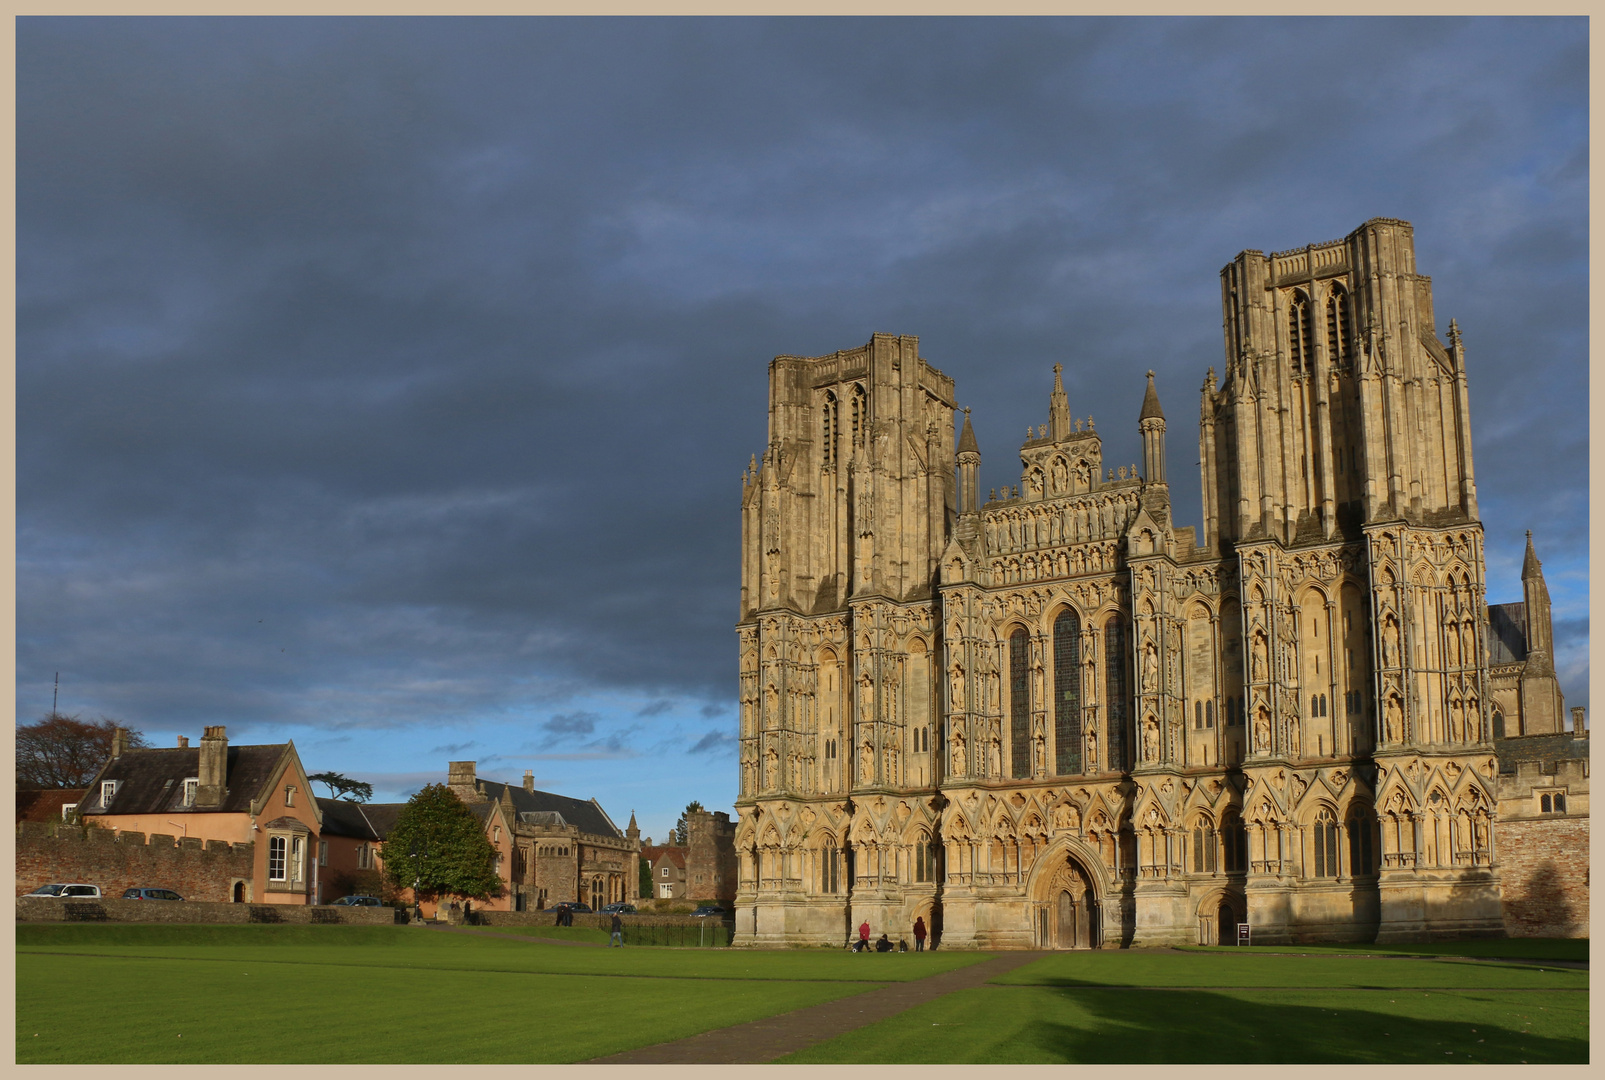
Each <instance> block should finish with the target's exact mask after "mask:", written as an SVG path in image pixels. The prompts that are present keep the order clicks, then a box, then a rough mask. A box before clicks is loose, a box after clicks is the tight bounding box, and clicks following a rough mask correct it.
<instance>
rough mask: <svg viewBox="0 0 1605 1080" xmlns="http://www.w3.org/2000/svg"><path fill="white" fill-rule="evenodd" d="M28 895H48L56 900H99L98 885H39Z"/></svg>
mask: <svg viewBox="0 0 1605 1080" xmlns="http://www.w3.org/2000/svg"><path fill="white" fill-rule="evenodd" d="M28 895H29V896H50V897H54V898H56V899H58V900H99V899H100V886H99V885H41V886H39V887H38V888H37V889H35V890H34V891H33V892H31V893H29V894H28Z"/></svg>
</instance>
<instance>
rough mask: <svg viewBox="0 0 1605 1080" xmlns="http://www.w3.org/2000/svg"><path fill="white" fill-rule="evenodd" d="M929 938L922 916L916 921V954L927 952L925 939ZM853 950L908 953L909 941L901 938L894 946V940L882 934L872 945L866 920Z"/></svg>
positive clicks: (861, 926)
mask: <svg viewBox="0 0 1605 1080" xmlns="http://www.w3.org/2000/svg"><path fill="white" fill-rule="evenodd" d="M927 936H928V934H927V931H926V929H925V918H924V916H920V917H919V918H916V919H915V920H914V951H915V952H924V951H925V938H926V937H927ZM851 948H852V950H853V952H908V940H907V939H906V938H899V939H898V942H897V944H896V945H893V944H892V939H891V938H890V937H888V936H887V935H885V934H882V935H881V936H880V940H878V941H876V942H873V943H871V942H870V940H869V920H868V919H865V920H864V921H863V922H862V923H860V924H859V926H858V940H857V941H855V942H853V943H852V946H851ZM932 948H935V946H934V945H933V946H932Z"/></svg>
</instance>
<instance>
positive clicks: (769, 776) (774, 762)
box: [763, 746, 780, 791]
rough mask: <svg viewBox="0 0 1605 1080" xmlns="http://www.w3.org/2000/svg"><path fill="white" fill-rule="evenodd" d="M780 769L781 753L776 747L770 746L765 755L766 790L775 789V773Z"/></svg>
mask: <svg viewBox="0 0 1605 1080" xmlns="http://www.w3.org/2000/svg"><path fill="white" fill-rule="evenodd" d="M779 771H780V755H779V754H777V753H775V748H774V747H772V746H771V747H770V748H769V749H768V750H767V751H766V752H765V753H764V756H763V786H764V790H766V791H769V790H773V789H774V787H775V781H776V776H775V774H776V773H777V772H779Z"/></svg>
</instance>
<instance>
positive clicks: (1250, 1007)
mask: <svg viewBox="0 0 1605 1080" xmlns="http://www.w3.org/2000/svg"><path fill="white" fill-rule="evenodd" d="M1312 989H1315V988H1312ZM1053 992H1054V993H1055V994H1056V995H1059V996H1061V997H1062V998H1063V1000H1064V1001H1065V1003H1066V1004H1067V1005H1068V1004H1071V1003H1073V1004H1074V1006H1076V1007H1078V1008H1079V1009H1081V1010H1085V1011H1086V1012H1087V1013H1090V1014H1091V1015H1092V1016H1093V1017H1095V1018H1096V1020H1095V1021H1094V1026H1090V1027H1089V1026H1072V1025H1069V1024H1059V1023H1053V1022H1046V1021H1039V1022H1036V1023H1033V1024H1031V1025H1030V1026H1029V1027H1028V1029H1027V1031H1026V1033H1025V1034H1026V1038H1027V1039H1028V1040H1029V1041H1030V1042H1031V1043H1033V1044H1034V1045H1035V1046H1036V1047H1037V1048H1038V1049H1039V1050H1040V1051H1041V1052H1042V1054H1043V1056H1044V1057H1045V1058H1047V1059H1048V1060H1057V1061H1070V1062H1084V1063H1089V1064H1092V1063H1096V1064H1137V1063H1161V1062H1163V1063H1217V1062H1252V1063H1285V1064H1306V1063H1311V1064H1313V1063H1326V1064H1344V1063H1355V1064H1359V1063H1390V1062H1404V1063H1427V1062H1440V1063H1455V1064H1463V1063H1484V1062H1497V1063H1516V1062H1528V1063H1535V1064H1536V1063H1539V1062H1545V1063H1553V1062H1576V1063H1586V1062H1587V1061H1588V1039H1587V1035H1586V1032H1587V1019H1586V1018H1587V1006H1586V1003H1585V1004H1581V1008H1580V1010H1579V1011H1580V1012H1581V1014H1582V1017H1583V1019H1582V1023H1581V1026H1580V1027H1579V1032H1580V1034H1579V1036H1578V1037H1577V1038H1575V1039H1572V1038H1555V1037H1552V1036H1540V1035H1536V1034H1530V1033H1522V1032H1518V1031H1513V1030H1511V1029H1509V1028H1505V1027H1501V1026H1499V1025H1498V1023H1497V1022H1495V1021H1494V1020H1493V1017H1492V1016H1491V1015H1490V1014H1491V1013H1492V1011H1493V1010H1496V1009H1508V1010H1509V1011H1510V1012H1511V1013H1525V1012H1527V1011H1529V1010H1531V1011H1532V1012H1537V1011H1538V1010H1537V1007H1536V1006H1530V1005H1527V1004H1525V1003H1522V1002H1517V1001H1511V1000H1509V999H1505V1000H1500V999H1499V998H1498V997H1496V996H1494V995H1479V994H1478V993H1477V992H1476V991H1433V992H1431V993H1430V994H1426V995H1423V997H1421V998H1416V997H1414V995H1415V994H1420V993H1421V992H1420V991H1399V993H1400V994H1401V996H1402V995H1403V994H1410V995H1412V999H1411V1001H1410V1004H1411V1006H1412V1010H1411V1011H1412V1012H1413V1013H1415V1015H1400V1014H1389V1013H1383V1012H1378V1011H1374V1010H1371V1009H1356V1008H1342V1007H1338V1008H1329V1007H1325V1006H1319V1007H1318V1006H1314V1005H1293V1004H1282V1003H1271V1002H1256V1001H1253V1000H1244V999H1243V998H1242V997H1238V996H1228V995H1223V994H1217V993H1211V992H1208V991H1162V992H1154V991H1142V990H1135V991H1115V992H1109V991H1094V990H1085V989H1078V988H1075V987H1071V986H1062V985H1061V986H1056V987H1054V988H1053ZM1390 992H1392V991H1390ZM1431 998H1440V999H1441V1003H1442V1004H1441V1008H1442V1009H1443V1011H1444V1012H1445V1013H1452V1014H1456V1015H1451V1016H1445V1017H1444V1018H1443V1019H1431V1018H1426V1017H1422V1016H1421V1015H1419V1014H1420V1012H1422V1011H1430V1010H1431V1008H1432V1006H1431V1003H1430V999H1431ZM1585 1000H1586V999H1585ZM1423 1006H1425V1008H1423ZM1477 1017H1486V1019H1477Z"/></svg>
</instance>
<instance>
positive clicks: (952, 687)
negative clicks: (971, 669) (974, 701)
mask: <svg viewBox="0 0 1605 1080" xmlns="http://www.w3.org/2000/svg"><path fill="white" fill-rule="evenodd" d="M947 676H948V685H947V700H948V707H949V708H950V709H952V711H954V712H964V711H965V710H964V668H963V667H961V666H960V665H959V664H958V663H956V662H955V663H954V664H953V668H952V670H950V671H949V672H948V673H947Z"/></svg>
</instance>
